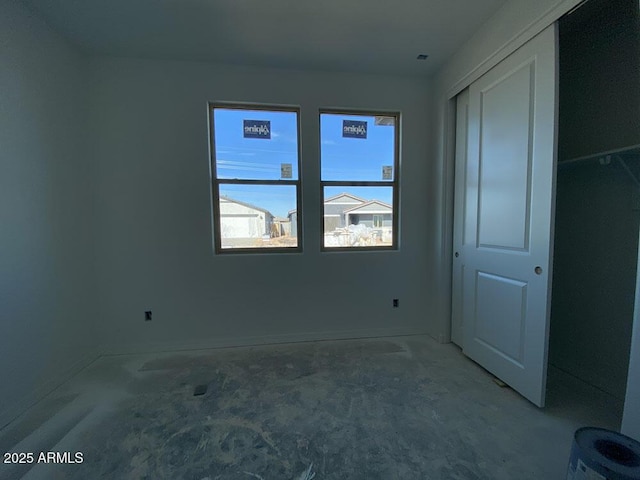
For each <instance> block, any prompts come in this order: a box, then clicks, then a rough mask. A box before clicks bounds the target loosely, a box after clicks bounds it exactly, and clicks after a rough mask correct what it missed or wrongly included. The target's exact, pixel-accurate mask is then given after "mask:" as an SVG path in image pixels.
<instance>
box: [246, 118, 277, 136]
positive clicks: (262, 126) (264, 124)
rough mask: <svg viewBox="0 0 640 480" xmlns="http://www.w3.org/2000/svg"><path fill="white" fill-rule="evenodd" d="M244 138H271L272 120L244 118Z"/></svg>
mask: <svg viewBox="0 0 640 480" xmlns="http://www.w3.org/2000/svg"><path fill="white" fill-rule="evenodd" d="M244 138H266V139H271V121H270V120H244Z"/></svg>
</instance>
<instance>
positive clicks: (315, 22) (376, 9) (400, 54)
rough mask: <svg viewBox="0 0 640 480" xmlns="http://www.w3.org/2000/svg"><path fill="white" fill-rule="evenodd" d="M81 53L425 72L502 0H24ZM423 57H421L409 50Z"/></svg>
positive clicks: (488, 15) (444, 57) (448, 54)
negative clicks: (423, 58) (427, 56)
mask: <svg viewBox="0 0 640 480" xmlns="http://www.w3.org/2000/svg"><path fill="white" fill-rule="evenodd" d="M23 1H24V3H25V4H26V5H27V6H28V7H29V8H30V9H31V10H32V11H33V12H35V13H36V14H38V15H39V16H40V17H42V18H44V20H45V21H46V22H47V23H48V24H49V25H50V26H51V27H53V28H54V29H55V30H57V31H58V32H60V33H61V34H62V35H64V36H65V37H67V38H68V39H69V40H70V41H72V42H73V43H75V44H76V45H78V46H79V47H81V48H82V49H83V50H85V51H87V52H90V53H95V54H105V55H113V56H125V57H143V58H161V59H176V60H207V61H214V62H222V63H234V64H243V65H258V66H272V67H284V68H294V69H305V70H306V69H313V70H341V71H355V72H372V73H393V74H403V75H404V74H407V75H425V76H427V75H431V74H432V73H434V72H435V71H436V70H437V69H438V68H439V67H440V66H441V65H442V63H443V62H444V61H445V60H446V59H447V58H448V57H449V56H450V55H451V54H452V53H454V52H455V51H456V49H457V48H458V47H460V46H461V45H462V44H463V43H464V42H465V41H466V40H468V39H469V38H470V37H471V35H472V34H473V33H474V32H475V31H476V30H477V29H478V28H479V27H480V25H482V24H483V23H484V22H485V21H486V20H488V18H489V17H490V16H491V15H492V14H493V13H494V12H495V11H496V10H497V9H498V8H499V7H500V6H501V5H502V4H504V3H505V0H317V1H313V2H312V1H308V0H270V1H269V0H23ZM421 53H425V54H428V55H429V58H428V59H427V60H426V61H419V60H416V56H417V55H418V54H421Z"/></svg>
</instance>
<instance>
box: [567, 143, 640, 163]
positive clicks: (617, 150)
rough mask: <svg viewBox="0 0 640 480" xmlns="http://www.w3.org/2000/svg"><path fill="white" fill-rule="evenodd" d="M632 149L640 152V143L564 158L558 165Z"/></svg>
mask: <svg viewBox="0 0 640 480" xmlns="http://www.w3.org/2000/svg"><path fill="white" fill-rule="evenodd" d="M630 150H638V153H639V154H640V144H639V145H631V146H629V147H624V148H616V149H615V150H609V151H606V152H600V153H595V154H593V155H585V156H584V157H577V158H572V159H570V160H563V161H561V162H560V161H559V162H558V165H568V164H570V163H576V162H583V161H585V160H595V159H597V158H600V157H606V156H607V155H616V154H620V153H625V152H627V151H630Z"/></svg>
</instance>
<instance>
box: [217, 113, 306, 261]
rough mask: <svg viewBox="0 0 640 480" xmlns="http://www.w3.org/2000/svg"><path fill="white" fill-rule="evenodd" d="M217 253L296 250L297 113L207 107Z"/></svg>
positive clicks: (297, 196)
mask: <svg viewBox="0 0 640 480" xmlns="http://www.w3.org/2000/svg"><path fill="white" fill-rule="evenodd" d="M210 115H211V118H210V122H211V123H210V125H211V132H210V134H211V172H212V181H213V212H214V243H215V249H216V252H217V253H225V252H258V251H262V252H264V251H270V252H275V251H300V250H301V242H300V231H301V228H300V225H301V223H300V221H299V217H300V215H299V212H300V194H301V192H300V142H299V130H300V126H299V112H298V109H296V108H284V107H262V106H253V105H252V106H242V105H210Z"/></svg>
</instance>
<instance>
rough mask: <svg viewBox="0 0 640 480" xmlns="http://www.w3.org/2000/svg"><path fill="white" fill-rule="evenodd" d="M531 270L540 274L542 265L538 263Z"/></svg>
mask: <svg viewBox="0 0 640 480" xmlns="http://www.w3.org/2000/svg"><path fill="white" fill-rule="evenodd" d="M533 271H534V272H536V275H540V274H542V267H541V266H539V265H538V266H537V267H536V268H534V269H533Z"/></svg>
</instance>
